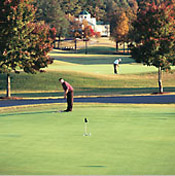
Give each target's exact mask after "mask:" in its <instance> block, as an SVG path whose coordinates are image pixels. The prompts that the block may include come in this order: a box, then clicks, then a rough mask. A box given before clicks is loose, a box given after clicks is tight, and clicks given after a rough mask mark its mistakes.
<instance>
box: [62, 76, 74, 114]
mask: <svg viewBox="0 0 175 176" xmlns="http://www.w3.org/2000/svg"><path fill="white" fill-rule="evenodd" d="M59 81H60V83H61V85H62V87H63V89H64V98H65V99H66V97H67V109H66V110H64V112H70V111H72V108H73V96H74V89H73V87H72V86H71V85H70V84H69V83H68V82H66V81H64V79H63V78H60V79H59Z"/></svg>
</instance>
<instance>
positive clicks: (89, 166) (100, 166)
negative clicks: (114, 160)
mask: <svg viewBox="0 0 175 176" xmlns="http://www.w3.org/2000/svg"><path fill="white" fill-rule="evenodd" d="M81 167H92V168H93V167H94V168H96V167H106V166H100V165H96V166H81Z"/></svg>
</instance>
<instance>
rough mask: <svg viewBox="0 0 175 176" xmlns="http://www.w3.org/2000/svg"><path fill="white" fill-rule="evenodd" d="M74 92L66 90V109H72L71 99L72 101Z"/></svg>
mask: <svg viewBox="0 0 175 176" xmlns="http://www.w3.org/2000/svg"><path fill="white" fill-rule="evenodd" d="M73 97H74V92H73V91H71V92H68V93H67V110H68V111H72V108H73V101H74V98H73Z"/></svg>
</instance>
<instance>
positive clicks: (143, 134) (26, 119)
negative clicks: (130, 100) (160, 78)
mask: <svg viewBox="0 0 175 176" xmlns="http://www.w3.org/2000/svg"><path fill="white" fill-rule="evenodd" d="M64 108H65V104H56V105H48V106H46V105H44V106H36V107H24V108H23V107H19V108H1V109H0V126H1V128H0V174H1V175H2V174H4V175H67V174H68V175H174V174H175V168H174V163H175V151H174V148H175V136H174V133H175V128H174V125H175V118H174V117H175V106H174V105H124V104H123V105H122V104H121V105H114V104H84V105H81V104H75V106H74V111H73V112H71V113H55V111H56V110H59V109H64ZM84 118H88V120H89V124H88V129H89V132H91V133H92V135H91V136H83V133H84Z"/></svg>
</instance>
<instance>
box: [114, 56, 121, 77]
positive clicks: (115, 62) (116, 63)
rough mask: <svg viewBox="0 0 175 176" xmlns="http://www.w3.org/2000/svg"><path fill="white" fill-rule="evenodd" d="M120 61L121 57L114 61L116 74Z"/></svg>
mask: <svg viewBox="0 0 175 176" xmlns="http://www.w3.org/2000/svg"><path fill="white" fill-rule="evenodd" d="M119 62H121V59H120V58H119V59H116V60H115V61H114V74H118V71H117V67H119Z"/></svg>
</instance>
